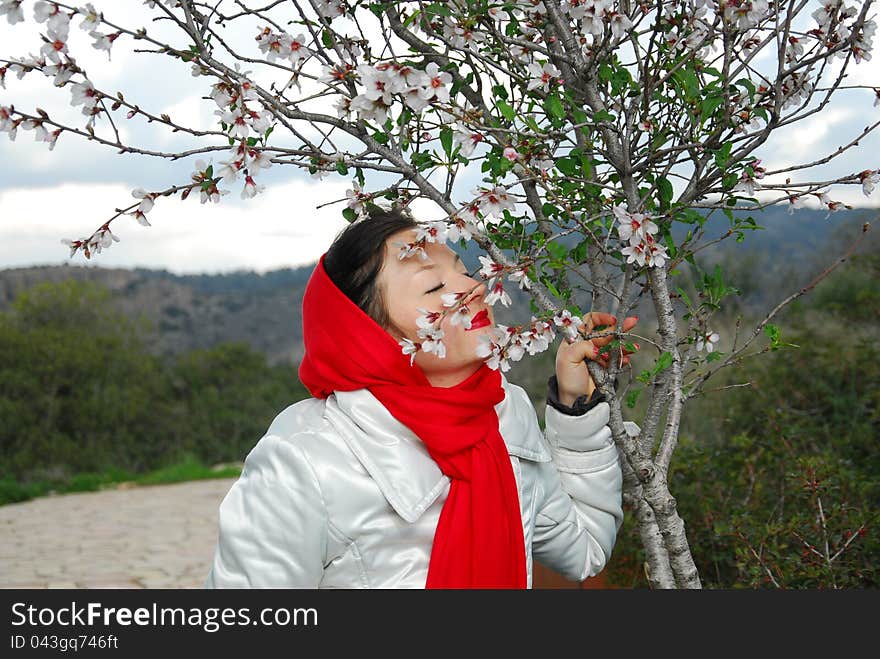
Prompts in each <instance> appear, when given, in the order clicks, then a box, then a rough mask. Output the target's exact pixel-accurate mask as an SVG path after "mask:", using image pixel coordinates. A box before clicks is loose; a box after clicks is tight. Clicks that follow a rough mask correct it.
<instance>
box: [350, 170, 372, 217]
mask: <svg viewBox="0 0 880 659" xmlns="http://www.w3.org/2000/svg"><path fill="white" fill-rule="evenodd" d="M351 185H352V189H351V190H346V191H345V197H346V198H347V199H348V203H346V207H347V208H351V209H352V210H354V211H355V212H356V213H357V216H358V218H360V219H364V218H366V217H367V206H366V203H365V202H366V201H368V200H369V199H370V195H369V194H368V193H365V192H363V191H362V190H361V186H360V184H359V183H358V180H357V179H352V181H351Z"/></svg>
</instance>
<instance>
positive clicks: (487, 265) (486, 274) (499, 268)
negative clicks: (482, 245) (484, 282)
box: [477, 254, 504, 279]
mask: <svg viewBox="0 0 880 659" xmlns="http://www.w3.org/2000/svg"><path fill="white" fill-rule="evenodd" d="M477 258H478V259H480V263H482V264H483V267H482V268H480V276H481V277H482V278H483V279H492V278H493V277H497V276H498V275H500V274H502V273H503V272H504V266H503V265H501V264H500V263H495V261H493V260H492V259H491V258H489V257H488V256H483V255H482V254H481V255H480V256H478V257H477Z"/></svg>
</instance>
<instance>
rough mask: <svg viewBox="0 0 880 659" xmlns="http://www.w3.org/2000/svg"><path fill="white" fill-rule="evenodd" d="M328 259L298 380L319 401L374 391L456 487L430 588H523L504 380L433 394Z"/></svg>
mask: <svg viewBox="0 0 880 659" xmlns="http://www.w3.org/2000/svg"><path fill="white" fill-rule="evenodd" d="M325 255H326V254H324V255H322V256H321V258H320V260H319V261H318V264H317V265H316V266H315V270H314V272H313V273H312V275H311V277H310V279H309V282H308V284H307V285H306V291H305V294H304V296H303V314H302V319H303V341H304V343H305V349H306V352H305V357H304V358H303V360H302V363H301V364H300V366H299V378H300V380H301V381H302V383H303V384H304V385H305V386H306V387H307V388H308V390H309V391H310V392H311V393H312V395H313V396H315V397H316V398H326V397H327V396H329V395H330V394H331V393H333V391H351V390H355V389H363V388H366V389H368V390H369V391H370V393H372V394H373V395H374V396H375V397H376V398H377V399H378V400H379V401H380V402H381V403H382V405H384V406H385V408H386V409H387V410H388V411H389V412H390V413H391V415H392V416H393V417H394V418H396V419H397V420H398V421H400V422H401V423H402V424H404V425H405V426H407V427H408V428H409V429H410V430H412V431H413V432H414V433H415V434H416V435H417V436H418V437H419V438H420V439H421V440H422V441H423V442H424V443H425V446H426V447H427V449H428V453H429V454H430V455H431V457H432V458H433V459H434V461H435V462H437V464H438V466H439V467H440V469H441V470H442V471H443V473H444V474H446V475H447V476H448V477H449V478H450V479H451V481H452V482H451V485H450V488H449V494H448V496H447V498H446V501H445V502H444V504H443V510H442V511H441V513H440V520H439V522H438V524H437V529H436V531H435V534H434V544H433V546H432V548H431V560H430V563H429V566H428V577H427V583H426V585H425V586H426V588H525V587H526V561H525V541H524V538H523V527H522V518H521V517H520V507H519V493H518V491H517V487H516V480H515V478H514V475H513V469H512V467H511V464H510V457H509V455H508V453H507V447H506V445H505V443H504V440H503V439H502V437H501V433H500V432H499V430H498V415H497V414H496V412H495V405H497V404H498V403H500V402H501V401H502V400H504V396H505V392H504V388H503V387H502V386H501V373H500V371H498V370H493V369H491V368H489V366H488V365H486V364H482V365H481V366H480V368H478V369H477V371H476V372H475V373H474V374H473V375H471V376H470V377H468V378H467V379H466V380H464V381H463V382H460V383H459V384H457V385H455V386H453V387H433V386H431V383H430V382H429V381H428V379H427V378H426V377H425V374H424V373H423V372H422V369H421V368H419V367H418V366H417V365H415V364H411V363H410V357H409V356H407V355H405V354H403V351H402V348H401V346H400V345H399V344H398V343H397V341H396V340H395V339H394V337H393V336H391V335H390V334H389V333H388V332H386V331H385V330H384V329H382V328H381V327H380V326H379V325H378V323H376V321H374V320H373V319H372V318H370V317H369V316H368V315H367V314H366V313H364V311H363V310H361V309H360V307H358V306H357V305H356V304H355V303H354V302H352V301H351V300H350V299H349V298H348V297H347V296H346V295H345V294H344V293H343V292H342V291H340V290H339V288H337V286H336V284H334V283H333V280H332V279H330V277H329V276H328V275H327V271H326V270H325V269H324V256H325Z"/></svg>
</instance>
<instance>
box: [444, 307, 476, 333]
mask: <svg viewBox="0 0 880 659" xmlns="http://www.w3.org/2000/svg"><path fill="white" fill-rule="evenodd" d="M472 319H473V316H472V315H471V310H470V309H469V308H468V306H467V305H466V304H462V305H459V306H458V307H456V309H455V311H453V312H452V315H451V317H450V318H449V322H450V324H452V325H463V326H464V328H465V329H470V328H471V320H472Z"/></svg>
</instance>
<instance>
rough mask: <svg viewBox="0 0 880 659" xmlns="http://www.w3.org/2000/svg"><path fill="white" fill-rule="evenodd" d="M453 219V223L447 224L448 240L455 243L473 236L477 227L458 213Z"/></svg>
mask: <svg viewBox="0 0 880 659" xmlns="http://www.w3.org/2000/svg"><path fill="white" fill-rule="evenodd" d="M452 220H453V221H452V223H450V224H447V225H446V239H447V240H449V241H451V242H453V243H455V242H458V241H459V240H460V239H461V238H464V239H465V240H470V239H471V238H473V234H474V232H475V231H476V230H477V227H475V226H474V225H473V224H471V223H470V222H468V221H467V220H465V219H464V218H462V217H459V216H458V215H455V216H454V217H453V218H452Z"/></svg>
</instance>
